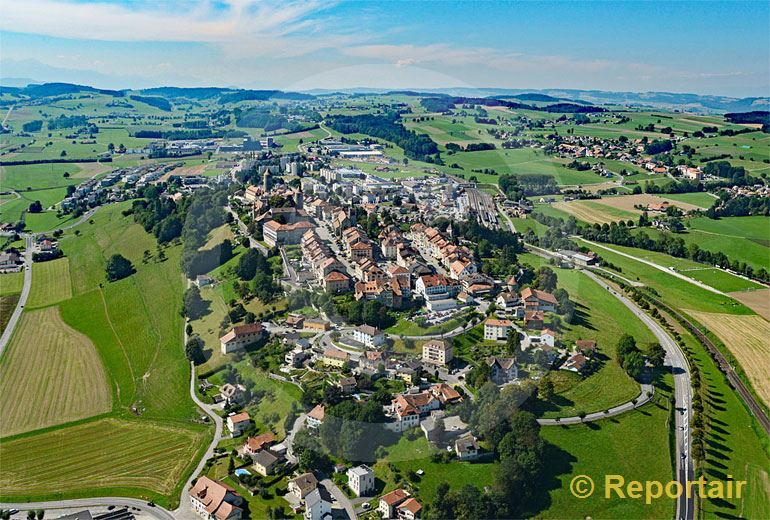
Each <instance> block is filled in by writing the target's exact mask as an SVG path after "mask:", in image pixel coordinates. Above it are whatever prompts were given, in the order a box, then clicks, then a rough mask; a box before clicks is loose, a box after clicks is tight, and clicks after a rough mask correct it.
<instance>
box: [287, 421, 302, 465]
mask: <svg viewBox="0 0 770 520" xmlns="http://www.w3.org/2000/svg"><path fill="white" fill-rule="evenodd" d="M306 420H307V414H306V413H303V414H301V415H300V416H299V417H297V419H296V420H295V421H294V425H293V426H292V427H291V430H290V431H289V433H288V434H287V435H286V439H285V440H284V441H283V442H284V443H285V444H286V459H287V460H288V461H289V462H290V463H292V464H295V463H296V462H297V457H295V456H294V436H295V435H297V432H298V431H300V430H301V429H302V427H303V426H305V421H306Z"/></svg>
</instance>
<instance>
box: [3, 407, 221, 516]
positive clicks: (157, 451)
mask: <svg viewBox="0 0 770 520" xmlns="http://www.w3.org/2000/svg"><path fill="white" fill-rule="evenodd" d="M205 435H206V433H205V429H202V428H200V427H199V428H195V429H191V428H189V427H175V426H174V425H166V424H158V423H154V422H150V421H142V420H123V419H114V418H107V419H101V420H97V421H94V422H88V423H84V424H79V425H76V426H72V427H69V428H64V429H60V430H55V431H49V432H46V433H43V434H40V435H36V436H33V437H23V438H20V439H14V440H10V441H6V442H3V443H0V461H2V471H0V500H3V501H13V500H23V499H25V498H27V497H32V498H48V499H54V498H59V497H61V496H98V495H113V494H120V495H124V496H142V497H148V498H156V496H157V495H158V494H160V495H166V496H168V495H171V494H172V493H174V492H175V490H176V488H177V487H178V485H179V479H180V476H181V474H182V473H183V471H184V469H185V467H186V466H188V465H189V464H190V461H191V460H193V459H194V458H195V457H196V454H197V452H198V447H199V446H200V445H201V444H202V442H203V440H204V437H205Z"/></svg>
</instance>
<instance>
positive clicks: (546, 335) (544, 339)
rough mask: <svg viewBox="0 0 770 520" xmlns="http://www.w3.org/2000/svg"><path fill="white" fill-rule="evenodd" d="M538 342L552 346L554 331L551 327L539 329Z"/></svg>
mask: <svg viewBox="0 0 770 520" xmlns="http://www.w3.org/2000/svg"><path fill="white" fill-rule="evenodd" d="M540 342H541V343H543V344H545V345H548V346H549V347H553V346H555V345H556V333H555V332H554V331H553V330H551V329H543V330H541V331H540Z"/></svg>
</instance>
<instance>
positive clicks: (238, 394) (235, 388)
mask: <svg viewBox="0 0 770 520" xmlns="http://www.w3.org/2000/svg"><path fill="white" fill-rule="evenodd" d="M245 390H246V387H245V386H243V385H231V384H230V383H225V384H223V385H222V386H220V387H219V397H220V398H221V400H222V401H224V403H225V404H226V405H233V404H236V403H239V402H241V399H243V392H244V391H245Z"/></svg>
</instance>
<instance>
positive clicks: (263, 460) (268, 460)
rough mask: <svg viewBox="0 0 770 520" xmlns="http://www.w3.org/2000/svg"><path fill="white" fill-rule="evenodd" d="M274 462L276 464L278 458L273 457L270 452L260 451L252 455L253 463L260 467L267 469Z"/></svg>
mask: <svg viewBox="0 0 770 520" xmlns="http://www.w3.org/2000/svg"><path fill="white" fill-rule="evenodd" d="M276 462H278V457H276V456H275V455H273V453H272V452H270V450H262V451H260V452H259V453H257V454H256V455H254V463H255V464H259V465H260V466H265V467H268V466H270V465H272V464H275V463H276Z"/></svg>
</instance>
